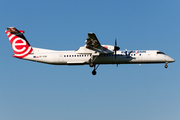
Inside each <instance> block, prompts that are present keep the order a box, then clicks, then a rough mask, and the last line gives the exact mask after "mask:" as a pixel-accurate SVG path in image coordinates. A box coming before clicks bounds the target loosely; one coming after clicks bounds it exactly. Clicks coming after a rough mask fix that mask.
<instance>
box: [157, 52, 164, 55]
mask: <svg viewBox="0 0 180 120" xmlns="http://www.w3.org/2000/svg"><path fill="white" fill-rule="evenodd" d="M157 54H164V55H165V53H163V52H157Z"/></svg>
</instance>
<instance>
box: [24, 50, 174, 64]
mask: <svg viewBox="0 0 180 120" xmlns="http://www.w3.org/2000/svg"><path fill="white" fill-rule="evenodd" d="M33 50H34V51H35V52H34V53H31V54H29V55H28V56H26V57H24V58H23V59H26V60H31V61H37V62H42V63H47V64H56V65H84V64H89V63H90V59H91V58H92V55H91V54H88V53H87V54H79V53H76V51H54V50H46V49H40V48H33ZM116 54H117V55H116V58H115V54H100V55H99V56H93V57H94V58H93V59H94V61H93V63H94V64H143V63H166V62H168V63H169V62H174V59H172V58H171V57H169V56H167V55H165V54H164V53H162V52H160V51H158V50H133V51H125V50H124V51H117V53H116Z"/></svg>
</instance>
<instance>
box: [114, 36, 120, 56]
mask: <svg viewBox="0 0 180 120" xmlns="http://www.w3.org/2000/svg"><path fill="white" fill-rule="evenodd" d="M119 49H120V47H118V46H117V40H116V39H115V45H114V52H115V59H116V51H118V50H119Z"/></svg>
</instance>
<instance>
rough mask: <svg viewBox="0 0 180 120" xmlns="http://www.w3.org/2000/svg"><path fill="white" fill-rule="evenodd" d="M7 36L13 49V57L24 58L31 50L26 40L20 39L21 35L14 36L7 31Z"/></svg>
mask: <svg viewBox="0 0 180 120" xmlns="http://www.w3.org/2000/svg"><path fill="white" fill-rule="evenodd" d="M7 35H8V38H9V40H10V43H11V45H12V48H13V50H14V53H15V54H14V55H13V56H14V57H18V58H24V57H26V56H27V55H28V54H30V53H31V52H32V47H31V46H29V45H28V44H27V42H26V40H24V39H22V38H21V36H16V35H14V34H11V33H9V32H7Z"/></svg>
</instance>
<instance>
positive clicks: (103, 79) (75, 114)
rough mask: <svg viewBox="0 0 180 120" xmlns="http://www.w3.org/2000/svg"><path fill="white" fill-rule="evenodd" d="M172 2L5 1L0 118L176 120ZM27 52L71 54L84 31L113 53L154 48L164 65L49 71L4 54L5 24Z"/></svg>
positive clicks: (179, 15)
mask: <svg viewBox="0 0 180 120" xmlns="http://www.w3.org/2000/svg"><path fill="white" fill-rule="evenodd" d="M179 5H180V1H179V0H171V1H169V0H158V1H157V0H151V1H145V0H136V1H134V0H126V1H124V0H109V1H108V0H91V1H87V0H76V1H73V0H66V1H59V0H51V1H48V0H43V1H37V0H31V1H24V0H15V1H13V0H9V1H1V2H0V15H1V20H0V22H1V23H0V31H1V32H0V36H1V40H0V42H1V44H0V51H1V60H0V61H1V65H0V73H1V75H0V119H1V120H32V119H33V120H49V119H53V120H59V119H61V120H92V119H93V120H112V119H113V120H120V119H123V120H132V119H133V120H145V119H146V120H152V119H153V120H178V119H180V115H179V113H180V102H179V101H180V88H179V86H180V75H179V68H180V63H179V59H180V57H179V55H178V53H179V50H180V49H179V45H180V41H179V39H180V34H179V33H180V12H179V11H180V7H179ZM10 26H15V27H16V28H17V29H20V30H24V31H25V36H26V38H27V39H28V41H29V42H30V44H31V45H32V46H33V47H40V48H47V49H54V50H76V49H78V48H79V47H80V46H83V45H85V40H86V38H87V33H88V32H94V33H95V34H96V35H97V37H98V39H99V41H100V43H101V44H109V45H114V40H115V38H117V40H118V46H120V47H121V50H124V49H128V50H161V51H163V52H165V53H166V54H167V55H169V56H171V57H172V58H174V59H175V60H176V62H175V63H171V64H169V68H168V69H165V68H164V64H155V65H154V64H152V65H146V64H145V65H141V66H140V65H119V67H116V65H100V67H99V68H98V70H97V75H96V76H92V74H91V71H92V68H90V67H89V66H53V65H47V64H42V63H35V62H30V61H25V60H20V59H16V58H13V57H12V54H13V50H12V48H11V45H10V43H9V40H8V38H7V36H6V34H5V33H4V31H5V30H6V27H10Z"/></svg>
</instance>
